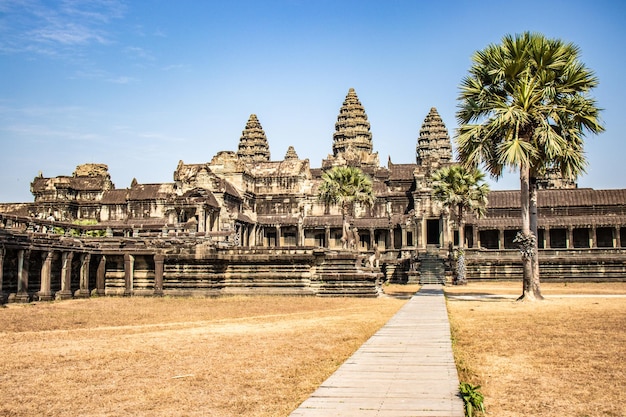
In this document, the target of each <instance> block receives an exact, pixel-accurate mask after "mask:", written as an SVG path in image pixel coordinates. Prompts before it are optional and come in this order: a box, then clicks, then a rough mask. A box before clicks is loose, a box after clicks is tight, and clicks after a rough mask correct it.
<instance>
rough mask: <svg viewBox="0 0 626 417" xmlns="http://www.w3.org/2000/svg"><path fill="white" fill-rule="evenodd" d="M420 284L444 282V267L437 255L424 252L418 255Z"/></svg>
mask: <svg viewBox="0 0 626 417" xmlns="http://www.w3.org/2000/svg"><path fill="white" fill-rule="evenodd" d="M419 270H420V284H422V285H424V284H445V282H446V267H445V264H444V260H443V259H441V258H440V257H439V255H437V254H435V253H431V252H426V253H423V254H421V255H420V266H419Z"/></svg>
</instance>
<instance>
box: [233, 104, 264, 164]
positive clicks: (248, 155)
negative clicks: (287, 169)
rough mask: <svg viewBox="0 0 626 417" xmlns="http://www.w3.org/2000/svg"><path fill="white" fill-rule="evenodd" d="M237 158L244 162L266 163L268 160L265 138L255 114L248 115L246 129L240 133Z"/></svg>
mask: <svg viewBox="0 0 626 417" xmlns="http://www.w3.org/2000/svg"><path fill="white" fill-rule="evenodd" d="M237 157H238V158H239V159H240V160H242V161H245V162H267V161H269V160H270V148H269V145H268V143H267V137H266V136H265V132H264V131H263V127H261V123H259V119H257V117H256V114H251V115H250V118H249V119H248V123H246V128H245V129H244V130H243V132H241V138H240V139H239V149H238V150H237Z"/></svg>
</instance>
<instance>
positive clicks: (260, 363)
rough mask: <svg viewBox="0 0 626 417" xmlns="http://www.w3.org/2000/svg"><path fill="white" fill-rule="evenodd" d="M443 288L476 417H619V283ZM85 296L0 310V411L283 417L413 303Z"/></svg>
mask: <svg viewBox="0 0 626 417" xmlns="http://www.w3.org/2000/svg"><path fill="white" fill-rule="evenodd" d="M519 287H520V284H519V283H509V282H493V283H481V282H473V283H470V285H468V286H464V287H452V286H448V287H445V291H446V293H447V307H448V311H449V315H450V322H451V328H452V334H453V340H454V342H453V345H454V349H455V355H456V362H457V367H458V369H459V378H460V380H461V381H467V382H471V383H473V384H480V385H482V388H481V392H483V394H484V395H485V405H486V407H487V411H488V415H494V416H495V415H497V416H528V415H533V416H560V415H568V416H581V417H582V416H623V415H626V405H625V404H626V401H625V400H626V396H625V395H626V394H624V391H623V389H622V388H623V386H624V385H626V365H624V362H623V358H624V356H625V354H626V331H625V330H624V329H626V299H625V298H626V283H603V284H593V283H589V284H565V283H553V284H552V283H551V284H545V285H544V286H543V292H544V295H545V296H546V301H544V302H541V303H516V302H515V301H514V298H515V295H516V294H517V293H518V292H519ZM416 290H417V286H401V285H391V286H388V287H386V292H387V293H388V294H392V295H393V296H389V297H380V298H375V299H371V298H368V299H362V298H319V297H283V296H275V297H267V296H250V297H244V296H235V297H222V298H170V297H163V298H147V297H124V298H122V297H97V298H91V299H84V300H80V299H76V300H68V301H62V302H53V303H43V302H41V303H31V304H9V305H6V306H3V307H2V308H0V321H1V322H2V323H3V329H2V331H1V332H0V350H1V351H2V352H3V354H2V356H1V357H0V414H1V415H6V416H31V415H44V414H45V415H49V416H57V415H86V416H107V415H111V416H112V415H151V416H166V415H180V416H200V415H203V416H206V415H214V416H240V415H250V416H288V415H289V414H290V413H291V412H292V411H293V410H294V409H295V408H296V407H297V406H298V405H299V404H300V403H302V402H303V401H304V400H306V399H307V398H308V397H309V396H310V395H311V393H312V392H313V391H315V389H316V388H317V387H318V386H319V385H320V384H321V383H322V381H324V380H326V379H327V378H328V377H329V375H331V374H332V373H333V372H334V371H335V370H336V369H337V368H338V367H339V366H340V365H341V364H342V363H343V362H344V361H345V360H346V359H347V358H348V357H349V356H350V355H352V353H353V352H355V351H356V350H357V349H358V348H359V347H360V346H361V345H362V344H363V343H364V342H365V341H366V340H367V339H368V338H369V337H370V336H371V335H372V334H374V332H376V331H377V330H378V329H379V328H380V327H381V326H383V325H384V324H385V323H386V322H387V321H388V320H389V319H390V318H391V317H392V316H393V315H394V314H395V313H396V312H397V311H398V310H399V309H400V308H401V307H402V306H403V305H404V304H405V303H406V300H407V296H409V295H411V294H413V293H414V292H415V291H416Z"/></svg>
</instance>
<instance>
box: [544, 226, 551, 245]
mask: <svg viewBox="0 0 626 417" xmlns="http://www.w3.org/2000/svg"><path fill="white" fill-rule="evenodd" d="M551 246H552V244H551V243H550V226H546V227H545V228H544V229H543V247H544V248H546V249H550V248H551Z"/></svg>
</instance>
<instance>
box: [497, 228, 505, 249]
mask: <svg viewBox="0 0 626 417" xmlns="http://www.w3.org/2000/svg"><path fill="white" fill-rule="evenodd" d="M498 249H504V229H498Z"/></svg>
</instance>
